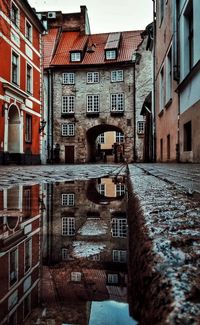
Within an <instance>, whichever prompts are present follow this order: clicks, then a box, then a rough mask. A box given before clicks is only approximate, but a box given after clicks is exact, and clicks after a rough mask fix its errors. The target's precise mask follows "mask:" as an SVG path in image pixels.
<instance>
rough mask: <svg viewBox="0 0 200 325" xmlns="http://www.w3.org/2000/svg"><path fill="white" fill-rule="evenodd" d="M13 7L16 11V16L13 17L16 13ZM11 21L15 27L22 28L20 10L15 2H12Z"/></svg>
mask: <svg viewBox="0 0 200 325" xmlns="http://www.w3.org/2000/svg"><path fill="white" fill-rule="evenodd" d="M13 7H15V9H16V11H15V12H16V14H15V15H13V13H14V11H13ZM10 20H11V22H12V24H13V25H14V26H15V27H17V28H20V10H19V7H18V6H17V5H16V4H15V2H14V1H12V4H11V12H10Z"/></svg>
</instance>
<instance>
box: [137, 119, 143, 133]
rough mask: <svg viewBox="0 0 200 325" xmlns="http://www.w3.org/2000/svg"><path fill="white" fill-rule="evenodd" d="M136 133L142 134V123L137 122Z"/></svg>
mask: <svg viewBox="0 0 200 325" xmlns="http://www.w3.org/2000/svg"><path fill="white" fill-rule="evenodd" d="M137 133H138V134H144V121H138V122H137Z"/></svg>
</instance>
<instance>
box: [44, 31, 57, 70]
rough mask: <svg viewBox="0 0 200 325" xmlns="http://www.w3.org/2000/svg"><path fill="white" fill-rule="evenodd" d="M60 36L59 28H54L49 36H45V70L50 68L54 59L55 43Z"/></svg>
mask: <svg viewBox="0 0 200 325" xmlns="http://www.w3.org/2000/svg"><path fill="white" fill-rule="evenodd" d="M57 35H58V28H52V29H50V30H49V32H48V34H45V35H44V36H43V43H44V48H43V54H44V55H43V57H44V61H43V62H44V68H48V67H49V65H50V62H51V59H52V55H53V51H54V48H55V43H56V39H57Z"/></svg>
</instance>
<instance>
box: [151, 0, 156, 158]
mask: <svg viewBox="0 0 200 325" xmlns="http://www.w3.org/2000/svg"><path fill="white" fill-rule="evenodd" d="M152 1H153V96H152V99H153V105H152V138H153V141H152V158H153V162H156V160H157V157H156V104H155V98H156V85H155V81H156V50H155V49H156V0H152Z"/></svg>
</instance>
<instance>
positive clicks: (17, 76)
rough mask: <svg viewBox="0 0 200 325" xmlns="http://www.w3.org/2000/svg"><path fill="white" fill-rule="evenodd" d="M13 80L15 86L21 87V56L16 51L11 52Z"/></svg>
mask: <svg viewBox="0 0 200 325" xmlns="http://www.w3.org/2000/svg"><path fill="white" fill-rule="evenodd" d="M14 58H15V59H16V63H15V62H14V61H13V59H14ZM15 79H16V80H15ZM11 80H12V83H13V84H14V85H16V86H19V84H20V55H19V54H18V53H17V52H16V51H13V50H12V52H11Z"/></svg>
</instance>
